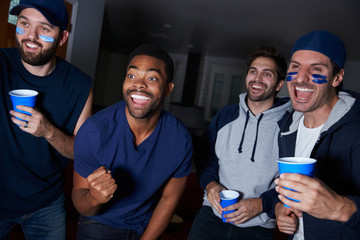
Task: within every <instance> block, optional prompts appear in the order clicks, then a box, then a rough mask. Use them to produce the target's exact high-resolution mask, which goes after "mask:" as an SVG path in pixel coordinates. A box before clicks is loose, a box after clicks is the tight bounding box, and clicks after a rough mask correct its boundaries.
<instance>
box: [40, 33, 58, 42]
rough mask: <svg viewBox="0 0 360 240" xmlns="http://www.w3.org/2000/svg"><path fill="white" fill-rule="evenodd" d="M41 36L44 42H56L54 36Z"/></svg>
mask: <svg viewBox="0 0 360 240" xmlns="http://www.w3.org/2000/svg"><path fill="white" fill-rule="evenodd" d="M39 38H40V39H41V40H43V41H44V42H49V43H51V42H55V39H54V38H52V37H49V36H45V35H40V36H39Z"/></svg>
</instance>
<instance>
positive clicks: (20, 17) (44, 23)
mask: <svg viewBox="0 0 360 240" xmlns="http://www.w3.org/2000/svg"><path fill="white" fill-rule="evenodd" d="M19 19H24V20H27V21H30V19H28V18H27V17H25V16H22V15H20V16H19ZM40 24H41V25H46V26H48V27H49V28H51V29H54V28H55V26H53V25H51V24H49V23H46V22H40Z"/></svg>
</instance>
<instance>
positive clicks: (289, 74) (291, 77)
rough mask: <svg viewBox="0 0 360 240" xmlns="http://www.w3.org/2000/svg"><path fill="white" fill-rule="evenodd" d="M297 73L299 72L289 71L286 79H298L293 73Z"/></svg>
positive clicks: (288, 80)
mask: <svg viewBox="0 0 360 240" xmlns="http://www.w3.org/2000/svg"><path fill="white" fill-rule="evenodd" d="M296 74H298V73H297V72H288V73H287V76H286V81H287V82H290V81H292V80H294V79H296V77H295V76H293V75H296Z"/></svg>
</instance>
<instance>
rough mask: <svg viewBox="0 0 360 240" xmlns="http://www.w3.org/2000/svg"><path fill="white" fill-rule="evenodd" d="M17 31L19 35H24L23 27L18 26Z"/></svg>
mask: <svg viewBox="0 0 360 240" xmlns="http://www.w3.org/2000/svg"><path fill="white" fill-rule="evenodd" d="M16 33H17V34H19V35H24V34H25V30H24V29H23V28H21V27H16Z"/></svg>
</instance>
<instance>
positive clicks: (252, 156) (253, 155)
mask: <svg viewBox="0 0 360 240" xmlns="http://www.w3.org/2000/svg"><path fill="white" fill-rule="evenodd" d="M263 116H264V114H261V115H260V117H259V119H258V122H257V124H256V136H255V142H254V147H253V152H252V154H251V158H250V160H251V161H252V162H255V158H254V157H255V150H256V144H257V139H258V132H259V124H260V121H261V119H262V118H263Z"/></svg>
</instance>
